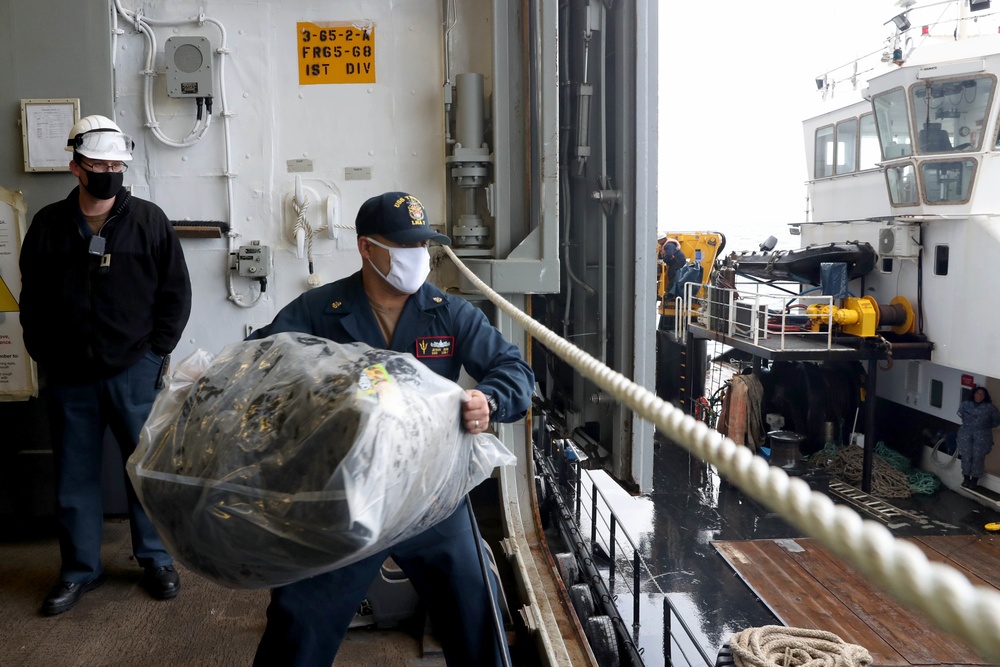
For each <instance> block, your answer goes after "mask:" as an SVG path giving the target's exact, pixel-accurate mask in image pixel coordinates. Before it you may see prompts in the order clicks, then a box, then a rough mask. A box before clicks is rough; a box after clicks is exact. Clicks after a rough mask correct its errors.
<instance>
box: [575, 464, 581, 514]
mask: <svg viewBox="0 0 1000 667" xmlns="http://www.w3.org/2000/svg"><path fill="white" fill-rule="evenodd" d="M581 477H582V475H581V473H580V461H579V460H578V461H577V462H576V502H575V503H574V504H575V505H576V525H577V526H579V525H580V496H581V495H583V480H582V479H581Z"/></svg>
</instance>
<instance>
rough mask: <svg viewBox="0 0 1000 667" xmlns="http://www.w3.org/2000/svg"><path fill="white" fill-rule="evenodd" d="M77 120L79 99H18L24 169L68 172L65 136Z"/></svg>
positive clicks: (78, 118)
mask: <svg viewBox="0 0 1000 667" xmlns="http://www.w3.org/2000/svg"><path fill="white" fill-rule="evenodd" d="M78 120H80V100H79V98H57V99H37V100H21V137H22V141H23V143H24V170H25V171H69V161H70V157H69V155H67V153H66V139H67V137H69V131H70V129H72V127H73V125H75V124H76V121H78Z"/></svg>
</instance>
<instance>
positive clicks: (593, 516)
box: [590, 484, 597, 556]
mask: <svg viewBox="0 0 1000 667" xmlns="http://www.w3.org/2000/svg"><path fill="white" fill-rule="evenodd" d="M596 548H597V484H594V485H593V487H591V489H590V555H591V556H596V555H597V554H596V553H594V549H596Z"/></svg>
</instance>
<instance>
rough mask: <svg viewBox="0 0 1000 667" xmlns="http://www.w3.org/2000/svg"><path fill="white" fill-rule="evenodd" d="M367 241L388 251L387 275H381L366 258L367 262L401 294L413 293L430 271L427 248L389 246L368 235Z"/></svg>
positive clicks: (429, 257)
mask: <svg viewBox="0 0 1000 667" xmlns="http://www.w3.org/2000/svg"><path fill="white" fill-rule="evenodd" d="M368 242H369V243H373V244H375V245H377V246H378V247H379V248H385V249H386V250H388V251H389V275H387V276H386V275H382V272H381V271H379V270H378V267H377V266H375V263H374V262H372V261H371V259H369V260H368V263H369V264H371V265H372V268H373V269H375V273H377V274H379V275H380V276H382V278H383V279H384V280H385V281H386V282H387V283H389V284H390V285H392V286H393V287H395V288H396V289H398V290H399V291H400V292H402V293H403V294H413V293H414V292H416V291H417V290H418V289H420V286H421V285H423V284H424V281H425V280H427V276H428V275H430V272H431V255H430V253H429V252H427V248H425V247H423V246H421V247H419V248H390V247H389V246H387V245H384V244H382V243H379V242H378V241H376V240H375V239H373V238H371V237H370V236H369V237H368Z"/></svg>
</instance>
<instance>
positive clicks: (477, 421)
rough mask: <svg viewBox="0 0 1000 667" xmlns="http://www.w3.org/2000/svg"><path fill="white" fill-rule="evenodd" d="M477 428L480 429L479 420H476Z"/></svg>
mask: <svg viewBox="0 0 1000 667" xmlns="http://www.w3.org/2000/svg"><path fill="white" fill-rule="evenodd" d="M476 428H479V420H478V419H477V420H476Z"/></svg>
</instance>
